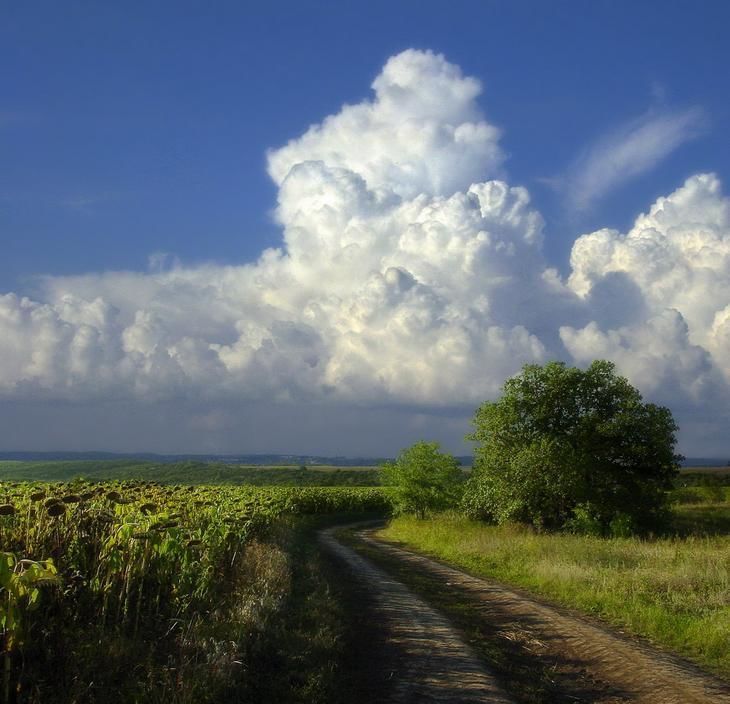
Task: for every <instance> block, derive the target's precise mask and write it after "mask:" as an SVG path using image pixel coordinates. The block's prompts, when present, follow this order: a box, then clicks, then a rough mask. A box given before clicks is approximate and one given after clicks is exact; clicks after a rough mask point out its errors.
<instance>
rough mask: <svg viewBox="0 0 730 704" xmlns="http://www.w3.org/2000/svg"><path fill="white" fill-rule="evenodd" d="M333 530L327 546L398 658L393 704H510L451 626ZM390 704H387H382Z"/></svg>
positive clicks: (325, 536) (393, 665) (392, 664)
mask: <svg viewBox="0 0 730 704" xmlns="http://www.w3.org/2000/svg"><path fill="white" fill-rule="evenodd" d="M332 532H333V529H328V530H325V531H322V532H321V533H320V536H319V539H320V542H321V543H322V545H323V546H324V547H325V548H326V549H327V550H328V551H329V552H331V553H332V554H334V555H335V556H336V557H337V558H339V559H340V560H341V561H342V562H343V563H345V564H346V565H347V567H348V569H350V570H351V571H352V572H354V573H355V575H356V576H357V578H358V580H360V581H361V582H363V583H366V584H367V589H368V592H369V594H370V597H371V603H372V606H371V609H372V610H373V612H374V613H372V614H371V616H372V618H377V619H380V620H381V625H382V627H383V628H384V629H385V630H386V631H387V633H388V641H389V646H390V649H391V651H392V653H393V655H394V657H393V658H392V659H391V660H390V661H389V662H388V667H389V668H390V670H391V673H392V679H393V686H392V687H391V691H390V697H391V698H390V704H418V703H420V702H423V703H424V704H427V703H431V702H434V703H437V702H438V703H440V702H443V703H444V704H447V703H448V704H477V703H480V704H509V703H510V702H512V699H510V698H509V697H507V696H506V695H505V694H504V693H503V692H502V690H501V688H500V687H499V685H498V684H497V682H496V680H495V679H494V677H493V676H492V675H491V674H490V673H489V672H488V671H487V670H486V668H485V666H484V665H483V664H482V663H481V662H480V661H479V660H478V658H477V657H476V655H475V654H474V653H473V652H472V650H471V649H470V648H469V646H467V645H466V644H465V643H464V642H463V641H462V640H461V639H460V637H459V636H458V635H457V633H456V631H455V630H454V629H453V627H452V626H451V625H450V624H449V622H448V621H447V620H446V619H445V618H444V617H443V616H441V615H440V614H438V613H437V612H436V611H435V610H434V609H432V608H431V607H429V606H428V605H427V604H426V603H424V602H423V601H422V600H421V599H419V598H417V597H416V596H414V595H413V594H412V593H411V592H410V591H409V590H408V589H407V588H406V587H405V586H403V584H401V583H400V582H398V581H396V580H394V579H392V578H391V577H389V576H388V575H387V574H386V573H385V572H383V571H382V570H380V569H378V568H377V567H375V566H374V565H373V564H371V563H370V562H369V561H367V560H365V559H363V558H362V557H360V556H359V555H357V554H356V553H355V552H354V551H353V550H351V549H350V548H348V547H346V546H345V545H342V544H341V543H340V542H338V541H337V540H335V538H334V537H333V536H332ZM383 704H385V703H383Z"/></svg>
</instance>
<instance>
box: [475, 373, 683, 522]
mask: <svg viewBox="0 0 730 704" xmlns="http://www.w3.org/2000/svg"><path fill="white" fill-rule="evenodd" d="M473 425H474V432H473V433H472V434H471V435H470V436H468V439H470V440H473V441H475V442H477V443H478V446H477V448H476V451H475V462H474V469H473V472H472V476H471V478H470V480H469V485H468V488H467V491H466V493H465V498H464V502H463V505H464V508H465V510H466V513H467V514H468V515H469V516H471V517H474V518H480V519H486V520H492V521H495V522H497V523H506V522H511V521H514V522H522V523H529V524H532V525H535V526H537V527H544V528H548V529H555V528H564V527H569V528H572V529H573V530H584V531H586V532H588V533H601V534H610V533H612V532H615V534H625V533H626V532H629V531H647V530H653V529H656V528H657V527H658V526H660V525H661V524H662V523H663V522H664V521H665V519H666V517H667V515H668V513H667V493H666V492H667V489H670V488H671V487H672V480H673V479H674V478H675V476H676V475H677V471H678V467H679V461H680V460H681V457H680V456H679V455H676V454H675V453H674V446H675V443H676V438H675V433H676V431H677V426H676V424H675V422H674V419H673V418H672V414H671V412H670V411H669V410H668V409H667V408H663V407H660V406H656V405H654V404H651V403H644V402H643V401H642V398H641V395H640V394H639V392H638V391H637V390H636V389H635V388H634V387H633V386H632V385H631V384H630V383H629V382H628V381H627V380H626V379H625V378H623V377H621V376H618V375H617V374H616V373H615V367H614V365H613V364H612V363H611V362H606V361H595V362H593V364H591V366H590V367H589V368H588V369H587V370H585V371H583V370H581V369H577V368H575V367H567V366H566V365H565V364H563V363H561V362H550V363H548V364H546V365H545V366H542V367H541V366H538V365H527V366H525V367H524V368H523V370H522V373H521V374H519V375H518V376H515V377H513V378H512V379H509V380H508V381H507V382H506V383H505V385H504V389H503V395H502V397H501V398H500V399H499V400H497V401H494V402H487V403H485V404H483V405H482V406H481V407H480V408H479V409H478V410H477V412H476V415H475V417H474V420H473Z"/></svg>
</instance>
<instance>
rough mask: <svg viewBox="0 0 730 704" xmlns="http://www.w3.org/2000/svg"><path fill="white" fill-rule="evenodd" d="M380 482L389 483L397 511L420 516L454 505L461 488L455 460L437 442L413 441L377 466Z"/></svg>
mask: <svg viewBox="0 0 730 704" xmlns="http://www.w3.org/2000/svg"><path fill="white" fill-rule="evenodd" d="M381 479H382V482H383V484H385V485H386V486H391V487H392V488H393V489H392V497H393V503H394V506H395V509H396V511H397V512H398V513H415V514H416V515H417V516H419V517H420V518H424V517H425V516H426V514H428V513H430V512H433V511H443V510H445V509H447V508H451V507H453V506H456V505H457V504H458V502H459V499H460V498H461V494H462V490H463V475H462V472H461V470H460V469H459V463H458V461H457V460H456V459H455V458H454V457H453V456H452V455H449V454H447V453H443V452H440V451H439V444H438V443H437V442H417V443H416V444H415V445H413V446H412V447H409V448H408V449H407V450H404V451H403V452H401V454H400V455H398V458H397V459H396V460H395V462H386V463H385V464H384V465H383V467H382V469H381Z"/></svg>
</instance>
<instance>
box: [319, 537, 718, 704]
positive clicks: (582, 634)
mask: <svg viewBox="0 0 730 704" xmlns="http://www.w3.org/2000/svg"><path fill="white" fill-rule="evenodd" d="M332 533H333V531H332V530H330V531H326V532H324V533H323V534H322V535H321V541H322V543H323V545H324V546H325V547H326V548H327V549H328V550H329V551H331V552H332V553H334V554H336V555H337V556H338V557H339V558H340V559H341V560H342V561H344V563H346V564H347V565H348V567H349V569H351V570H353V571H355V572H356V573H357V577H358V579H359V580H362V581H363V582H365V583H366V584H367V585H368V589H369V590H372V594H373V596H374V597H375V598H374V604H375V605H376V606H375V608H376V610H377V611H378V613H377V614H374V615H373V617H374V618H382V619H383V622H384V625H385V626H386V627H387V629H388V632H389V634H390V635H389V638H390V639H391V640H392V642H394V643H395V644H396V645H397V647H398V651H399V653H400V654H401V655H400V657H399V658H398V663H399V665H398V667H397V671H396V672H395V673H394V677H397V684H396V686H395V688H394V690H393V699H392V702H393V704H401V702H409V703H410V702H414V703H415V702H455V703H457V702H470V703H471V702H485V703H488V702H507V701H518V702H519V701H524V702H550V703H552V702H576V701H583V702H600V703H601V704H614V703H617V702H637V703H640V704H711V703H712V704H726V703H727V704H730V686H728V684H727V683H725V682H723V681H720V680H718V679H716V678H714V677H712V676H710V675H707V674H705V673H703V672H702V671H700V670H699V669H698V668H696V667H694V666H693V665H691V664H689V663H687V662H685V661H683V660H681V659H680V658H676V657H673V656H670V655H667V654H664V653H660V652H658V651H656V650H654V649H652V648H650V647H649V646H647V645H645V644H643V643H640V642H638V641H636V640H634V639H630V638H628V637H625V636H623V635H621V634H619V633H617V632H613V631H611V630H609V629H607V628H604V627H602V626H599V625H597V624H595V623H592V622H590V621H589V620H587V619H584V618H582V617H580V616H578V615H576V614H573V613H570V612H568V611H567V610H564V609H559V608H555V607H553V606H550V605H548V604H545V603H542V602H541V601H539V600H537V599H534V598H532V597H530V596H529V595H526V594H524V593H521V592H518V591H516V590H511V589H508V588H505V587H503V586H501V585H499V584H496V583H493V582H491V581H488V580H484V579H478V578H475V577H472V576H470V575H468V574H466V573H464V572H461V571H459V570H456V569H453V568H450V567H447V566H445V565H442V564H440V563H438V562H436V561H434V560H431V559H429V558H427V557H424V556H422V555H417V554H415V553H412V552H409V551H407V550H403V549H401V548H399V547H396V546H394V545H391V544H387V543H383V542H381V541H379V540H376V539H375V538H374V536H373V535H372V531H371V530H368V531H360V532H359V533H358V538H359V541H360V543H361V546H362V550H364V551H365V552H366V553H367V554H368V555H369V557H370V558H371V559H373V560H375V561H376V562H378V563H379V564H380V565H381V567H376V566H374V565H373V564H372V562H371V560H366V559H364V558H363V557H362V556H361V555H358V554H356V552H354V551H353V550H352V549H350V548H349V547H346V546H344V545H342V544H341V543H340V542H338V541H337V540H336V539H335V538H334V537H333V535H332ZM355 547H356V548H357V549H358V552H360V551H361V549H360V548H358V547H357V545H355ZM382 567H385V568H386V570H387V572H386V571H384V570H383V569H382ZM393 575H395V576H393ZM399 579H403V580H404V581H414V580H418V581H420V584H421V585H423V584H425V583H426V582H429V583H430V585H431V587H428V588H427V589H426V591H427V592H428V593H429V594H436V593H438V590H439V589H441V590H442V592H443V593H444V594H447V595H448V596H447V600H449V599H450V600H451V603H452V605H453V604H456V607H455V608H452V609H451V610H452V611H453V614H450V615H451V616H452V620H455V621H456V622H459V621H461V622H459V623H458V625H459V626H461V627H462V628H461V632H465V631H467V630H468V631H472V632H474V631H478V632H479V633H480V638H481V640H482V641H484V642H486V643H487V647H486V649H485V648H482V649H481V650H480V655H479V656H478V655H477V654H475V651H474V650H473V649H472V648H470V647H469V646H468V645H467V644H466V643H465V639H468V638H467V637H466V636H462V635H460V632H459V631H458V630H457V629H456V628H455V627H454V625H452V623H450V621H449V620H447V618H446V617H445V616H443V615H441V614H440V613H439V612H437V611H436V610H435V609H434V608H433V607H432V606H429V605H428V604H426V603H425V602H424V601H423V600H422V599H420V598H418V597H416V596H415V595H414V594H413V593H412V591H410V590H409V589H408V588H406V587H405V586H404V585H403V584H402V583H401V581H399ZM424 580H425V582H424ZM429 598H430V597H429ZM444 603H446V602H444ZM448 612H449V609H448V608H447V613H448ZM500 650H501V652H500ZM491 655H494V657H491ZM490 660H491V662H490ZM500 663H502V664H500ZM515 667H517V668H518V669H520V668H521V669H520V672H521V674H519V676H518V677H515V673H514V668H515ZM546 673H547V675H546ZM532 674H534V679H535V681H537V680H538V679H539V678H542V680H543V682H542V684H541V685H540V686H539V687H538V686H535V687H532V686H531V684H530V682H525V681H524V680H525V679H528V680H529V679H530V677H531V675H532ZM538 674H539V677H538ZM520 678H521V680H522V681H520ZM545 680H547V685H545V682H544V681H545Z"/></svg>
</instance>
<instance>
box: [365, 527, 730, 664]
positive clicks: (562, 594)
mask: <svg viewBox="0 0 730 704" xmlns="http://www.w3.org/2000/svg"><path fill="white" fill-rule="evenodd" d="M379 535H380V536H381V537H382V538H385V539H386V540H390V541H395V542H398V543H402V544H404V545H405V546H407V547H410V548H413V549H415V550H418V551H420V552H423V553H426V554H428V555H431V556H434V557H437V558H439V559H441V560H443V561H445V562H447V563H449V564H452V565H454V566H457V567H461V568H464V569H466V570H468V571H469V572H470V573H472V574H475V575H478V576H484V577H490V578H493V579H495V580H498V581H500V582H503V583H505V584H511V585H514V586H518V587H523V588H525V589H528V590H530V591H532V592H534V593H535V594H539V595H541V596H545V597H548V598H549V599H551V600H553V601H555V602H557V603H559V604H562V605H565V606H569V607H572V608H576V609H579V610H581V611H584V612H587V613H589V614H591V615H594V616H598V617H601V618H603V619H605V620H607V621H609V622H611V623H613V624H615V625H619V626H621V627H624V628H626V629H627V630H629V631H631V632H633V633H634V634H636V635H639V636H643V637H646V638H648V639H649V640H651V641H653V642H654V643H656V644H657V645H660V646H662V647H664V648H667V649H670V650H673V651H676V652H678V653H681V654H683V655H685V656H688V657H690V658H691V659H693V660H695V661H696V662H697V663H699V664H701V665H703V666H705V667H707V668H709V669H711V670H713V671H714V672H716V673H718V674H720V675H722V676H724V677H726V678H727V677H730V536H705V537H702V536H689V537H684V538H662V539H656V540H651V541H646V540H640V539H637V538H613V539H604V538H595V537H587V536H575V535H565V534H560V535H555V534H553V535H550V534H538V533H535V532H533V531H530V530H528V529H525V528H522V527H518V526H489V525H485V524H483V523H478V522H474V521H469V520H467V519H465V518H462V517H459V516H451V515H443V516H437V517H435V518H432V519H429V520H418V519H415V518H411V517H400V518H396V519H394V520H393V521H392V522H391V523H390V524H389V525H388V526H387V527H386V528H384V529H383V530H381V531H380V532H379Z"/></svg>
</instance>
